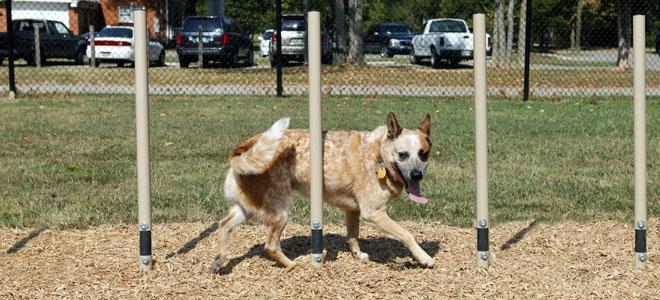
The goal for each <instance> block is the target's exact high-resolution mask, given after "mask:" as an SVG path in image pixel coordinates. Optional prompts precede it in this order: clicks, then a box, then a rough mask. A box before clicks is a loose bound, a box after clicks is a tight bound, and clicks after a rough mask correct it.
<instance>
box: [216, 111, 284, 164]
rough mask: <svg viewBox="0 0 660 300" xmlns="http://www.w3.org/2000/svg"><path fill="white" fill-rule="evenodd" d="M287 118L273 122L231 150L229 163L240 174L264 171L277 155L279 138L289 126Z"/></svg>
mask: <svg viewBox="0 0 660 300" xmlns="http://www.w3.org/2000/svg"><path fill="white" fill-rule="evenodd" d="M289 121H290V119H289V118H282V119H280V120H278V121H277V122H275V123H274V124H273V126H271V127H270V129H268V130H267V131H266V132H264V133H262V134H260V135H257V136H255V137H253V138H251V139H249V140H247V141H246V142H245V143H244V144H243V145H240V146H238V147H237V148H236V149H234V151H232V153H231V155H230V157H229V165H230V166H231V167H232V169H233V170H234V172H236V173H237V174H241V175H252V174H261V173H263V172H265V171H266V170H267V169H268V167H270V165H271V163H272V162H273V160H274V159H275V155H277V150H278V148H279V146H280V139H281V138H282V136H283V135H284V132H285V131H286V130H287V129H288V128H289Z"/></svg>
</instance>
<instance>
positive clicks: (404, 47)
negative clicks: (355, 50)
mask: <svg viewBox="0 0 660 300" xmlns="http://www.w3.org/2000/svg"><path fill="white" fill-rule="evenodd" d="M412 38H413V33H412V31H411V30H410V29H409V28H408V26H406V25H404V24H402V23H380V24H377V25H374V26H372V27H371V28H369V31H367V34H365V36H364V51H365V52H366V53H380V56H381V57H392V56H394V55H396V54H399V55H408V54H410V49H411V48H412Z"/></svg>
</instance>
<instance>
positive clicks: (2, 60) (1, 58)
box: [0, 57, 5, 66]
mask: <svg viewBox="0 0 660 300" xmlns="http://www.w3.org/2000/svg"><path fill="white" fill-rule="evenodd" d="M4 62H5V58H4V57H0V66H2V64H3V63H4Z"/></svg>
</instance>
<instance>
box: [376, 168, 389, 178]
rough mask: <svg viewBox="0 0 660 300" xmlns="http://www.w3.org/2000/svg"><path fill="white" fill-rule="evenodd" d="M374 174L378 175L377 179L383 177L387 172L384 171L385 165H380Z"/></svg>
mask: <svg viewBox="0 0 660 300" xmlns="http://www.w3.org/2000/svg"><path fill="white" fill-rule="evenodd" d="M376 174H377V175H378V179H383V178H385V175H386V174H387V172H386V171H385V167H380V168H379V169H378V172H376Z"/></svg>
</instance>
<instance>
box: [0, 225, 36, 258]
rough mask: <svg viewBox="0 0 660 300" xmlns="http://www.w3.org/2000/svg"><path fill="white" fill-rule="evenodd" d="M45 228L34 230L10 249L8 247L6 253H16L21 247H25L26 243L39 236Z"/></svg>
mask: <svg viewBox="0 0 660 300" xmlns="http://www.w3.org/2000/svg"><path fill="white" fill-rule="evenodd" d="M44 230H45V229H44V228H40V229H35V230H33V231H32V232H30V234H29V235H28V236H26V237H24V238H22V239H21V240H20V241H18V242H16V243H15V244H14V245H12V246H11V247H9V249H7V251H6V253H7V254H14V253H16V252H18V251H20V250H21V249H23V247H25V245H27V243H28V242H29V241H30V240H32V239H34V238H36V237H37V236H39V234H40V233H41V232H42V231H44Z"/></svg>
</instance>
